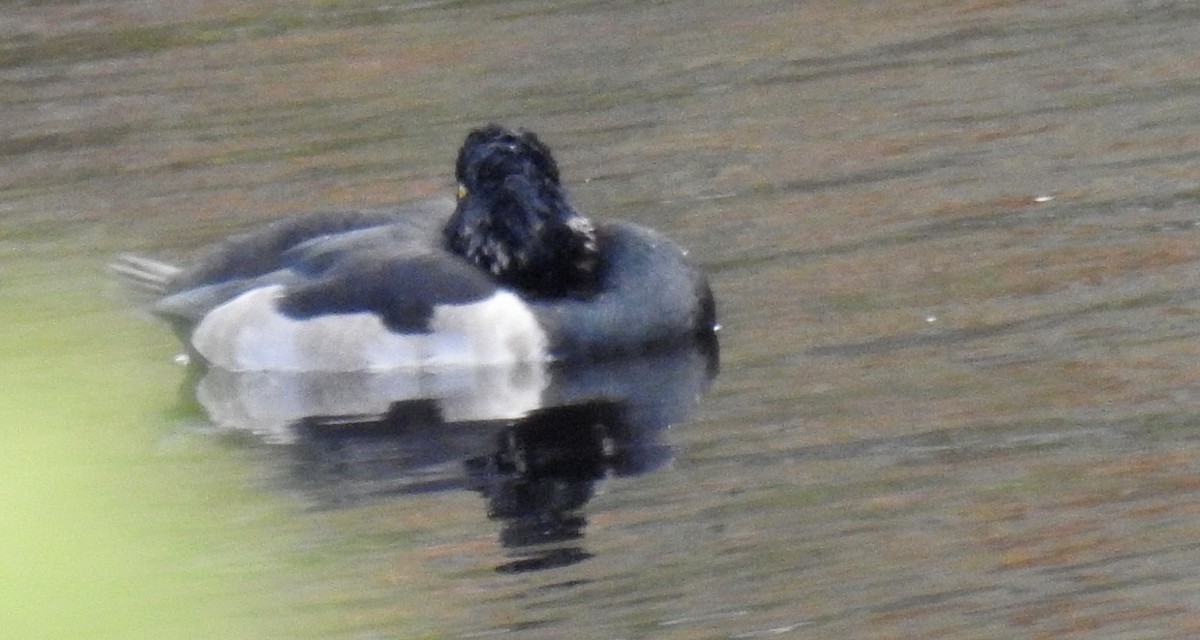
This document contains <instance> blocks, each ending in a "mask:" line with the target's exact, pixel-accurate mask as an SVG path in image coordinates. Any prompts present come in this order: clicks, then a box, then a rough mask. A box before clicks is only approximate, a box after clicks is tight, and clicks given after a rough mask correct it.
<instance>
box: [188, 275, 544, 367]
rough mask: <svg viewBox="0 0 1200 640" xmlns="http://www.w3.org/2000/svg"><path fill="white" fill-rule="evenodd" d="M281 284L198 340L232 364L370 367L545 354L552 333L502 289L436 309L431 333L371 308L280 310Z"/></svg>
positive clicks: (212, 320) (211, 355) (216, 320)
mask: <svg viewBox="0 0 1200 640" xmlns="http://www.w3.org/2000/svg"><path fill="white" fill-rule="evenodd" d="M281 294H282V287H280V286H273V287H264V288H261V289H254V290H252V291H248V292H246V293H244V294H242V295H240V296H238V297H237V298H234V299H233V300H230V301H229V302H227V303H225V304H223V305H221V306H219V307H217V308H216V309H214V310H213V311H212V312H210V313H209V314H208V315H207V316H205V317H204V319H203V320H202V321H201V322H200V324H199V325H197V326H196V330H195V332H193V334H192V345H193V346H194V347H195V348H196V351H197V352H199V353H200V355H202V356H204V358H205V359H206V360H207V361H208V362H209V363H210V364H211V365H213V366H215V367H219V368H221V369H226V370H228V371H367V370H374V371H379V370H384V369H395V368H405V367H439V366H478V365H495V364H506V363H513V362H529V361H540V360H543V359H544V358H545V352H546V336H545V333H544V332H543V331H542V330H541V327H540V326H539V325H538V323H537V319H536V318H534V316H533V313H532V312H531V311H530V310H529V308H528V307H527V306H526V305H525V304H524V303H522V302H521V300H520V299H519V298H517V297H516V296H514V295H513V294H511V293H506V292H501V293H498V294H496V295H494V296H492V297H491V298H488V299H487V300H484V301H482V302H477V303H473V304H468V305H445V306H441V307H437V308H435V310H434V314H433V318H432V321H431V323H430V324H431V327H430V331H431V333H421V334H401V333H395V332H393V331H390V330H389V329H388V328H387V327H386V326H384V324H383V322H382V321H381V320H380V319H379V318H378V317H377V316H375V315H374V314H372V313H346V314H332V315H325V316H318V317H315V318H308V319H303V320H296V319H293V318H289V317H288V316H286V315H283V314H282V313H280V312H279V310H278V308H277V307H276V305H275V301H276V300H277V299H278V298H279V296H280V295H281Z"/></svg>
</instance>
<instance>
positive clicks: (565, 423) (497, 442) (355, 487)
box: [196, 341, 718, 572]
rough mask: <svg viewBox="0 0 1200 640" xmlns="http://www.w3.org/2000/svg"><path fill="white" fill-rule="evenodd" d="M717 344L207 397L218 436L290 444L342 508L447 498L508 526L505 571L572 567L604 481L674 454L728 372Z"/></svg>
mask: <svg viewBox="0 0 1200 640" xmlns="http://www.w3.org/2000/svg"><path fill="white" fill-rule="evenodd" d="M717 361H718V356H717V346H716V343H715V341H713V342H705V343H702V344H696V345H691V346H689V347H687V348H682V349H678V350H673V351H666V352H661V353H654V354H649V355H642V356H638V357H629V358H622V359H615V360H609V361H604V362H598V363H587V364H586V365H572V366H567V365H551V366H539V365H529V364H525V365H521V366H517V367H506V368H495V369H485V370H480V369H470V370H448V371H431V372H430V371H426V372H422V373H420V374H414V373H411V372H407V373H396V372H389V373H353V374H328V373H323V374H278V373H238V374H235V373H230V372H226V371H219V370H210V371H208V372H206V373H205V374H204V375H203V377H202V379H201V380H200V381H199V383H198V385H197V388H196V397H197V399H199V401H200V403H201V405H202V406H203V407H204V409H205V411H206V412H207V413H208V415H209V417H210V418H211V419H212V420H213V422H214V423H216V424H217V425H218V426H222V427H227V428H236V429H239V430H250V431H252V432H254V433H256V434H257V435H259V436H260V437H262V438H265V439H266V440H268V441H270V442H274V443H279V444H284V445H287V446H286V447H285V448H284V450H285V451H286V452H287V456H288V458H289V460H291V462H289V468H290V470H289V473H288V482H289V484H291V485H292V487H293V488H295V489H299V490H300V491H302V492H303V493H304V494H305V495H306V496H308V497H309V498H310V499H312V500H314V501H316V502H317V504H318V505H320V506H322V507H326V508H336V507H339V506H345V505H354V504H359V503H362V502H363V501H366V500H377V499H382V498H386V497H388V496H398V495H405V494H413V493H427V492H436V491H448V490H471V491H475V492H477V493H479V494H480V495H482V496H483V497H484V499H485V501H486V505H487V516H488V517H489V518H491V519H494V520H497V521H499V522H500V523H502V530H501V532H500V543H501V544H502V545H503V546H504V547H505V548H506V549H508V550H509V558H508V560H507V561H506V562H505V563H504V564H502V565H500V566H499V567H498V568H497V570H498V571H502V572H521V571H532V570H538V569H546V568H551V567H557V566H564V565H569V564H574V563H577V562H580V561H583V560H585V559H587V558H588V557H590V555H589V554H588V553H587V551H585V550H584V549H583V547H582V539H583V536H584V529H585V527H586V525H587V520H586V517H585V515H584V512H583V509H584V507H585V505H586V504H587V503H588V501H589V500H590V499H591V498H592V496H593V494H594V490H595V486H596V483H597V482H599V481H601V480H603V479H604V478H605V477H608V476H609V475H616V476H634V475H639V474H644V473H648V472H650V471H653V470H655V469H658V468H660V467H662V466H663V465H664V464H666V463H667V462H668V461H669V460H670V458H671V449H670V446H669V445H668V444H667V443H666V442H664V441H663V439H662V434H663V432H664V431H665V430H666V429H667V428H668V427H669V426H671V425H672V424H677V423H679V422H681V421H682V420H683V419H684V418H685V416H686V414H687V413H688V411H689V410H690V409H692V408H693V407H694V405H695V404H696V402H697V401H698V400H699V397H700V395H701V394H702V393H703V391H704V390H705V389H706V388H707V386H708V383H709V381H710V380H711V379H712V377H713V376H714V375H715V374H716V372H717Z"/></svg>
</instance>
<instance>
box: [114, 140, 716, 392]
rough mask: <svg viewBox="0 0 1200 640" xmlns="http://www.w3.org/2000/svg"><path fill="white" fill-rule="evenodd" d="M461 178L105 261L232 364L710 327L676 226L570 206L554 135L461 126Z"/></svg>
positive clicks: (651, 345) (532, 348) (204, 358)
mask: <svg viewBox="0 0 1200 640" xmlns="http://www.w3.org/2000/svg"><path fill="white" fill-rule="evenodd" d="M454 173H455V178H456V180H457V193H456V197H454V198H442V199H433V200H425V201H418V202H412V203H407V204H403V205H398V206H394V207H389V208H382V209H366V210H363V209H358V210H323V211H316V212H309V213H301V214H298V215H292V216H288V217H284V218H281V219H278V220H275V221H272V222H268V223H266V224H265V225H262V226H260V227H258V228H255V229H251V230H249V231H244V232H241V233H238V234H236V235H233V236H230V237H228V238H226V239H225V240H223V241H221V242H218V243H217V244H215V245H213V246H210V247H209V248H207V249H205V250H202V251H201V252H199V254H198V257H197V258H196V259H195V260H194V261H193V262H191V263H190V264H188V265H186V266H179V265H176V264H172V263H169V262H163V261H159V260H155V259H152V258H146V257H142V256H136V255H125V256H121V257H120V258H119V259H118V260H117V261H116V262H115V263H114V264H113V265H112V268H113V270H114V271H116V272H117V274H118V275H120V276H121V277H122V278H123V279H124V280H126V281H127V282H131V283H133V284H134V285H135V287H136V288H137V289H139V290H141V291H143V292H146V293H149V294H151V302H150V304H149V306H150V310H151V311H152V313H153V314H154V315H156V316H158V317H159V318H161V319H162V320H164V321H166V323H167V324H169V325H170V326H171V328H172V329H173V330H174V331H175V333H176V334H177V335H178V336H179V338H180V340H181V341H182V342H183V343H184V345H185V346H186V348H187V351H188V353H189V355H190V356H191V357H193V358H195V359H197V360H198V361H199V362H200V363H201V364H202V365H204V366H207V367H214V368H219V369H222V370H226V371H233V372H239V371H280V372H338V371H365V370H375V371H378V370H390V369H402V368H426V367H438V366H486V365H513V364H519V363H534V362H537V363H544V362H554V361H585V360H596V359H603V358H607V357H613V356H618V355H621V354H638V353H644V352H647V351H648V350H654V349H656V348H666V347H671V346H678V345H683V344H689V343H694V342H696V341H697V340H712V339H714V336H715V331H716V329H717V324H716V307H715V303H714V300H713V294H712V290H711V287H710V285H709V282H708V279H707V278H706V276H705V274H704V273H703V272H702V271H701V270H700V269H699V268H698V267H696V266H695V265H694V264H693V263H692V262H691V261H690V259H689V257H688V256H687V254H686V252H685V251H684V250H683V249H682V248H681V247H680V246H679V245H677V244H676V243H675V242H673V241H671V240H670V239H668V238H667V237H666V236H664V235H663V234H661V233H659V232H657V231H654V230H652V229H649V228H646V227H643V226H640V225H637V224H633V223H629V222H623V221H594V220H592V219H591V218H589V217H587V216H585V215H583V214H582V213H580V212H579V210H577V209H576V208H575V207H574V206H572V204H571V202H570V200H569V198H568V196H567V192H566V189H565V188H564V187H563V184H562V181H561V179H560V173H559V168H558V165H557V163H556V162H555V160H554V157H553V155H552V153H551V151H550V149H549V147H548V146H546V144H544V143H543V142H542V141H541V140H540V139H539V138H538V136H537V135H536V134H534V133H533V132H531V131H528V130H524V129H510V128H507V127H504V126H501V125H496V124H489V125H486V126H483V127H480V128H477V129H474V130H472V131H470V132H469V133H468V135H467V136H466V139H465V140H464V142H463V144H462V146H461V148H460V149H459V151H458V156H457V159H456V162H455V167H454Z"/></svg>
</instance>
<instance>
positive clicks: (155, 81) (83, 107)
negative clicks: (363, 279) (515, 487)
mask: <svg viewBox="0 0 1200 640" xmlns="http://www.w3.org/2000/svg"><path fill="white" fill-rule="evenodd" d="M3 14H4V15H3V16H2V17H0V86H2V87H3V91H2V92H0V105H2V107H3V116H0V158H2V161H0V354H2V355H3V363H4V367H3V368H0V388H3V389H4V390H5V391H4V393H3V394H0V437H2V438H3V441H2V445H0V510H2V512H3V513H4V514H5V515H4V518H3V524H0V619H2V620H3V621H4V625H3V626H4V627H5V629H6V634H9V635H11V637H14V638H69V637H70V638H74V637H85V636H86V637H97V638H143V637H144V638H150V637H155V638H159V637H171V638H190V637H197V638H200V637H203V638H213V637H219V638H275V637H279V638H282V637H287V638H307V637H311V638H395V637H430V638H456V637H490V636H493V635H506V634H507V635H511V636H513V637H533V638H536V637H545V638H551V637H554V638H557V637H563V636H566V635H571V636H574V637H595V638H753V637H769V636H783V637H787V636H793V637H806V638H880V639H882V638H956V639H957V638H989V639H992V638H1172V637H1177V638H1190V637H1194V636H1195V635H1196V634H1197V633H1200V559H1198V558H1200V554H1197V553H1196V551H1197V549H1198V548H1200V498H1197V496H1196V494H1195V493H1194V491H1195V490H1196V489H1197V488H1198V487H1200V437H1198V435H1197V433H1196V427H1197V425H1198V424H1200V393H1198V389H1197V384H1198V383H1200V367H1198V366H1197V363H1198V362H1200V348H1198V346H1200V345H1198V344H1197V336H1198V334H1200V329H1198V325H1197V323H1198V321H1200V302H1198V301H1200V284H1198V283H1200V278H1198V276H1200V249H1198V245H1197V239H1198V234H1200V212H1198V205H1200V173H1198V170H1200V150H1198V149H1200V144H1198V143H1200V127H1198V125H1200V106H1198V105H1200V5H1197V4H1196V3H1194V2H1189V1H1184V0H1095V1H1092V2H1052V1H1048V0H1047V1H1039V0H1029V1H1007V0H969V1H962V0H955V1H949V0H926V1H920V2H918V1H908V0H898V1H895V2H865V1H856V2H821V1H810V2H790V1H786V2H785V1H782V0H723V1H720V2H717V1H715V0H714V1H706V0H700V1H696V2H679V1H665V2H605V3H601V2H590V1H585V0H575V1H563V2H546V1H544V0H524V1H511V2H471V1H443V2H438V1H436V0H435V1H430V2H393V3H385V2H380V1H378V0H345V1H335V0H302V1H300V2H280V1H278V0H260V1H258V2H254V3H245V2H231V1H225V0H206V1H205V2H194V1H188V0H168V1H163V2H156V3H146V2H135V1H119V0H112V1H91V2H88V1H84V2H64V3H58V2H37V1H30V2H12V3H8V4H7V5H6V6H5V10H4V12H3ZM488 121H498V122H502V123H505V124H509V125H516V126H525V127H528V128H531V129H533V130H535V131H537V132H538V133H539V134H540V135H541V136H542V137H543V139H545V140H546V141H547V142H548V143H549V144H550V145H551V146H552V147H553V148H554V149H555V150H556V152H557V154H558V158H559V161H560V163H561V165H562V167H563V172H564V175H565V180H566V181H567V183H568V184H569V186H570V188H571V191H572V194H573V196H574V198H575V200H576V202H577V204H578V205H579V206H580V208H581V209H582V210H584V211H585V212H587V213H589V214H590V215H593V216H594V217H597V218H623V219H628V220H632V221H635V222H639V223H642V224H645V225H647V226H651V227H654V228H657V229H660V230H662V231H664V232H665V233H667V234H668V235H670V236H672V237H673V238H675V239H676V240H678V241H679V242H680V243H681V244H682V245H684V246H686V247H688V248H690V250H691V252H692V256H693V257H694V259H695V260H696V261H697V262H698V263H699V264H701V265H702V266H704V267H705V268H706V269H707V270H708V272H709V273H710V275H711V277H712V280H713V285H714V288H715V291H716V294H717V297H718V302H719V311H720V317H721V323H722V325H723V331H722V334H721V340H722V344H721V347H722V351H721V373H720V375H719V376H718V377H717V378H716V379H715V380H714V381H713V383H712V387H711V388H710V389H709V391H708V393H707V395H706V396H705V397H704V399H703V401H702V402H701V403H700V405H699V406H698V407H697V408H695V409H694V410H693V411H692V413H691V414H690V416H689V417H687V418H686V419H683V420H681V421H680V422H679V423H678V424H675V425H674V426H673V427H672V429H671V430H670V431H668V432H666V433H664V434H661V436H660V437H661V441H662V443H663V444H664V445H665V446H667V447H668V448H669V450H670V458H671V459H670V461H669V463H668V464H666V465H665V466H663V467H662V468H658V469H656V470H654V471H653V472H651V473H646V474H642V475H629V476H621V475H616V474H613V475H612V476H611V477H607V478H604V479H601V480H599V481H598V482H596V484H595V486H594V487H593V490H594V495H593V496H591V498H590V500H589V501H588V502H587V504H586V505H585V506H584V507H583V508H582V511H583V512H585V514H586V518H587V520H588V525H587V529H586V536H585V537H584V538H583V539H582V541H580V542H579V543H578V552H579V553H580V554H583V555H581V556H578V557H575V558H573V561H572V562H569V563H565V565H566V566H560V567H557V568H552V569H547V570H544V571H536V572H512V571H498V569H499V568H501V567H503V566H505V565H506V563H508V562H509V561H510V558H509V557H508V556H507V555H506V553H505V550H504V549H503V548H502V545H501V544H500V540H499V539H498V536H499V535H500V534H501V525H500V524H499V523H497V522H496V521H494V520H490V519H489V518H488V517H487V511H488V506H487V505H486V504H485V501H484V499H483V498H482V497H481V496H480V495H479V494H478V493H476V492H473V491H439V492H431V493H414V494H411V495H402V496H396V497H394V498H391V499H378V500H368V501H363V502H361V503H359V502H355V503H353V504H350V505H347V506H344V507H342V508H325V507H323V506H322V505H320V504H316V503H314V501H313V499H312V495H311V493H310V492H308V491H307V490H302V489H300V488H297V486H296V485H295V484H293V483H290V482H287V481H285V480H284V477H285V476H286V475H287V474H286V473H283V472H282V471H281V469H286V468H290V467H289V465H290V462H289V461H288V459H287V455H288V453H287V449H286V448H283V449H281V448H280V447H278V446H269V445H266V444H263V443H262V442H261V441H260V440H258V439H255V438H253V437H237V436H231V435H229V434H221V433H217V432H215V431H214V430H213V429H212V428H211V427H210V426H209V425H208V424H207V423H206V422H205V420H204V419H203V418H202V417H201V416H202V414H201V413H199V412H198V411H197V409H196V407H195V406H194V404H193V403H192V402H191V401H190V400H189V396H188V393H187V392H186V389H185V388H184V377H185V373H184V371H183V370H182V369H181V368H180V367H178V366H176V365H174V364H173V363H172V356H173V355H174V354H175V350H176V347H175V345H174V343H173V341H172V338H171V336H170V335H168V332H167V331H166V330H165V329H163V328H162V327H161V326H157V325H154V324H151V323H149V322H147V321H146V320H145V318H143V317H141V316H139V314H138V313H137V312H136V311H135V310H134V309H133V308H132V305H131V304H130V303H129V302H128V300H126V299H125V298H124V297H122V296H121V295H120V293H119V292H118V290H117V289H116V287H115V285H113V284H112V283H111V282H110V281H109V279H108V278H107V276H106V275H105V273H104V265H105V263H106V262H107V261H108V260H110V259H111V257H112V256H113V255H115V254H116V253H118V252H120V251H137V252H142V253H147V254H151V255H156V256H160V257H167V258H175V257H181V256H186V255H188V254H189V253H190V252H191V251H193V250H194V249H195V248H196V247H199V246H201V245H203V244H204V243H206V242H208V241H211V240H213V239H215V238H217V237H219V236H221V235H224V234H226V233H228V232H230V231H233V230H236V229H242V228H245V227H247V226H250V225H252V224H254V223H257V222H260V221H263V220H268V219H272V218H275V217H277V216H279V215H282V214H284V213H287V212H292V211H298V210H304V209H313V208H325V207H366V206H376V205H383V204H391V203H394V202H399V201H403V200H407V199H412V198H418V197H426V196H431V195H441V194H449V193H451V192H452V190H453V180H452V172H451V166H452V165H451V163H452V159H453V156H454V153H455V150H456V149H457V146H458V144H459V143H460V142H461V139H462V136H463V135H464V134H465V133H466V131H467V130H469V129H470V128H471V127H474V126H478V125H479V124H482V123H484V122H488ZM309 488H310V489H311V487H309ZM585 556H586V557H585Z"/></svg>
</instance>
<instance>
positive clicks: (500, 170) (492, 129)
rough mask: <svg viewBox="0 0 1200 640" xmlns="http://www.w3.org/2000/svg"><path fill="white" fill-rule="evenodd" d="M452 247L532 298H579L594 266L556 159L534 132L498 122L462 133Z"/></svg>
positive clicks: (448, 230)
mask: <svg viewBox="0 0 1200 640" xmlns="http://www.w3.org/2000/svg"><path fill="white" fill-rule="evenodd" d="M455 176H456V177H457V178H458V204H457V207H456V208H455V211H454V215H452V216H451V217H450V220H449V221H448V222H447V223H446V227H445V229H444V230H443V233H444V235H445V242H446V245H447V247H448V248H449V249H450V251H452V252H454V253H457V254H458V255H461V256H462V257H464V258H466V259H467V260H468V261H470V262H472V263H474V264H475V265H476V266H478V267H479V268H480V269H483V270H484V271H487V272H489V273H491V274H492V275H494V276H495V277H496V279H497V280H499V281H500V282H502V283H503V284H505V285H507V286H510V287H513V288H516V289H519V290H521V291H522V292H524V293H526V294H527V295H532V296H535V297H559V296H584V295H587V294H588V293H590V292H591V291H592V290H594V287H595V282H596V278H597V270H598V264H599V254H598V249H597V246H596V230H595V227H594V226H593V225H592V222H591V221H590V220H589V219H588V218H586V217H585V216H583V215H582V214H580V213H579V212H577V211H575V209H574V208H572V207H571V205H570V203H569V202H567V197H566V192H565V191H564V190H563V188H562V185H561V184H560V182H559V174H558V165H557V164H556V163H555V162H554V158H553V156H551V155H550V149H549V148H548V147H546V145H544V144H542V142H541V141H540V140H538V138H537V136H535V135H534V134H533V133H531V132H528V131H523V130H517V131H513V130H510V129H506V128H504V127H500V126H498V125H489V126H487V127H484V128H482V129H476V130H474V131H472V132H471V133H470V134H469V135H467V139H466V141H465V142H463V145H462V148H461V149H460V150H459V152H458V162H457V163H456V165H455Z"/></svg>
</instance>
